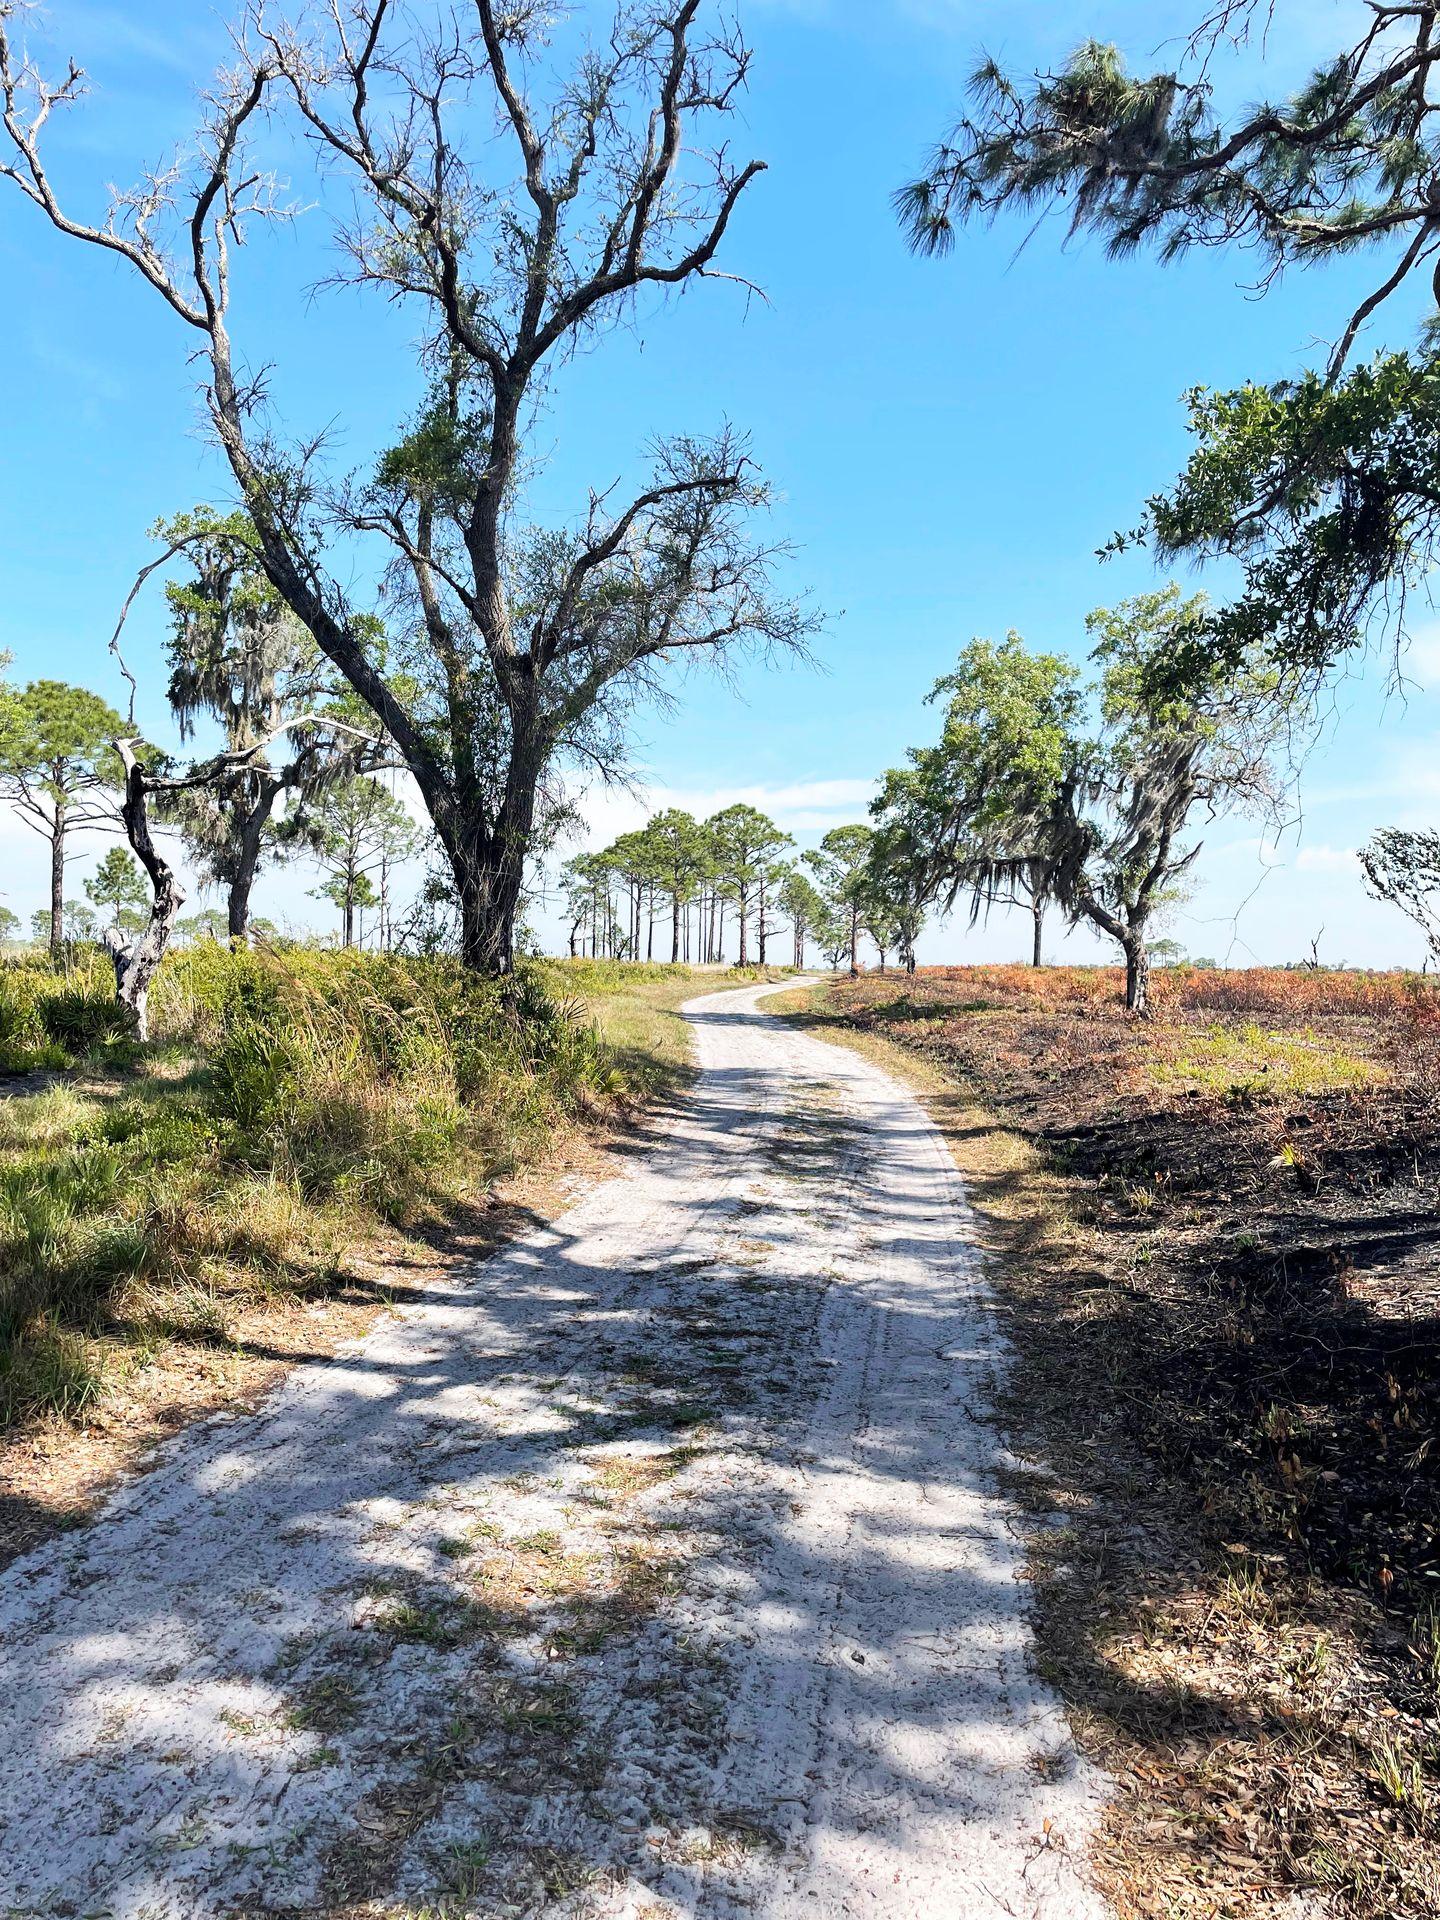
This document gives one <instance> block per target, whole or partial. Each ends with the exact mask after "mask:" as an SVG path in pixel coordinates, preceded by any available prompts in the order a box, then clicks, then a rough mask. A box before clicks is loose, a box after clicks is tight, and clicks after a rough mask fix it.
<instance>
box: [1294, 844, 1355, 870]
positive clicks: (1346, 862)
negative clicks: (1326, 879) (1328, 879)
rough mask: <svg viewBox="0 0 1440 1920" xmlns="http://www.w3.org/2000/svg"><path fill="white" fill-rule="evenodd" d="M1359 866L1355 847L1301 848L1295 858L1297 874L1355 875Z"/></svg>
mask: <svg viewBox="0 0 1440 1920" xmlns="http://www.w3.org/2000/svg"><path fill="white" fill-rule="evenodd" d="M1359 866H1360V862H1359V860H1358V858H1357V857H1356V853H1355V849H1354V848H1353V847H1301V849H1300V851H1299V852H1298V853H1297V854H1296V856H1295V871H1296V872H1297V873H1348V874H1353V873H1356V872H1358V870H1359Z"/></svg>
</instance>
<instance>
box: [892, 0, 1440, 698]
mask: <svg viewBox="0 0 1440 1920" xmlns="http://www.w3.org/2000/svg"><path fill="white" fill-rule="evenodd" d="M1350 14H1351V18H1352V19H1353V29H1352V32H1351V34H1350V35H1349V36H1348V38H1346V37H1344V15H1343V14H1341V15H1337V18H1336V24H1335V33H1336V40H1337V46H1336V51H1335V53H1334V55H1333V56H1332V57H1330V58H1328V59H1326V60H1325V61H1323V62H1322V63H1321V64H1320V65H1319V66H1318V67H1317V68H1316V69H1315V71H1314V73H1313V75H1312V77H1311V78H1310V80H1309V81H1308V82H1307V84H1306V85H1305V86H1303V87H1302V88H1301V89H1300V90H1299V92H1298V93H1297V94H1296V95H1295V96H1294V98H1292V99H1290V100H1286V101H1261V102H1259V103H1258V104H1256V105H1252V106H1247V107H1245V108H1243V109H1241V110H1240V111H1239V112H1237V113H1235V114H1233V115H1229V116H1227V115H1225V114H1223V113H1221V112H1220V111H1219V109H1218V108H1217V106H1216V94H1215V91H1214V89H1213V86H1212V82H1211V70H1212V63H1213V61H1214V60H1215V59H1216V58H1217V57H1219V54H1220V52H1221V43H1222V42H1223V41H1224V40H1225V39H1226V38H1227V37H1229V38H1236V37H1243V34H1244V32H1245V30H1246V28H1247V27H1248V26H1249V25H1250V24H1252V22H1253V20H1254V19H1255V18H1256V17H1257V16H1258V17H1259V18H1261V19H1268V9H1267V6H1266V5H1265V3H1264V0H1221V3H1220V4H1219V5H1217V6H1215V7H1213V8H1212V9H1211V10H1210V11H1209V12H1208V13H1207V14H1206V15H1205V16H1204V18H1203V19H1201V20H1199V21H1198V22H1197V27H1196V31H1195V33H1194V35H1193V36H1192V37H1191V39H1190V41H1189V42H1188V44H1187V45H1186V46H1185V47H1184V49H1183V55H1182V58H1181V59H1180V61H1179V62H1178V63H1177V65H1176V66H1175V68H1174V69H1173V70H1168V71H1160V72H1156V73H1151V74H1135V73H1131V72H1130V71H1129V70H1127V68H1126V66H1125V63H1124V61H1123V59H1122V58H1121V56H1120V55H1119V53H1118V52H1117V50H1116V49H1115V48H1114V47H1113V46H1106V45H1102V44H1100V43H1097V42H1088V43H1086V44H1085V45H1083V46H1082V47H1081V48H1080V49H1079V50H1078V51H1077V52H1076V53H1074V54H1073V55H1072V56H1071V57H1070V58H1069V59H1068V60H1067V61H1066V62H1065V63H1064V64H1063V65H1062V66H1060V67H1059V68H1058V69H1057V70H1056V71H1053V72H1042V73H1038V74H1034V75H1032V76H1029V77H1024V78H1021V77H1016V76H1012V75H1010V74H1007V73H1006V72H1005V71H1003V69H1002V68H1001V67H1000V66H999V65H998V64H997V63H995V62H994V61H991V60H986V61H985V62H983V63H982V65H981V66H980V68H979V70H978V71H977V73H976V75H975V77H974V81H973V84H972V88H971V97H970V102H969V111H968V112H967V114H966V115H965V117H964V118H963V119H962V120H961V121H960V122H959V124H958V125H957V126H956V128H955V129H954V131H953V133H952V134H951V135H950V136H949V137H948V138H947V139H946V140H945V141H944V142H943V143H942V144H941V146H939V147H938V148H937V149H936V151H935V152H934V154H933V155H932V156H931V158H930V161H929V163H928V165H927V166H926V168H925V171H924V173H923V174H922V175H921V176H920V177H919V178H917V179H916V180H914V181H912V182H911V183H910V184H909V185H908V186H907V187H906V188H905V189H904V190H903V191H902V192H901V194H900V195H899V196H898V204H899V209H900V212H901V216H902V219H903V220H904V223H905V225H906V226H907V228H908V230H909V233H910V237H911V239H912V241H913V243H914V244H915V245H916V246H917V247H919V248H921V249H922V250H925V251H928V252H939V251H943V250H945V249H946V248H948V247H949V246H950V245H951V244H952V242H953V238H954V234H955V230H956V228H957V226H958V225H959V224H960V223H962V222H963V221H966V220H973V219H976V218H981V219H985V218H990V217H993V216H995V215H996V214H998V213H1000V212H1002V211H1004V210H1006V209H1011V208H1013V209H1015V210H1017V211H1019V212H1022V213H1023V214H1025V215H1026V216H1027V217H1032V218H1033V217H1034V216H1035V215H1036V214H1038V213H1043V212H1047V211H1050V210H1052V209H1059V210H1061V211H1063V212H1065V213H1066V214H1068V217H1069V223H1070V228H1071V231H1072V233H1074V232H1079V233H1092V234H1096V235H1098V236H1099V237H1100V238H1102V239H1103V240H1104V241H1105V243H1106V245H1107V247H1108V249H1109V251H1110V252H1111V253H1112V254H1116V255H1123V254H1127V253H1131V252H1133V251H1135V250H1136V249H1139V248H1142V247H1154V248H1155V249H1156V251H1157V252H1158V253H1159V255H1160V257H1161V258H1162V259H1166V260H1168V259H1172V258H1174V257H1176V256H1177V255H1179V254H1181V253H1183V252H1184V251H1186V250H1187V249H1189V248H1191V247H1197V246H1199V247H1219V248H1229V247H1241V248H1244V249H1245V253H1246V258H1247V261H1250V260H1254V259H1255V258H1257V257H1258V258H1259V260H1260V261H1261V263H1262V284H1264V285H1268V284H1269V283H1270V282H1271V281H1272V280H1273V279H1274V278H1275V277H1276V276H1277V275H1278V274H1279V273H1280V272H1281V271H1282V270H1283V269H1284V268H1286V267H1288V266H1296V265H1303V266H1311V265H1315V264H1317V263H1320V262H1323V261H1325V260H1327V259H1331V258H1334V257H1337V256H1340V255H1347V256H1348V255H1354V254H1356V253H1359V252H1367V251H1368V252H1369V253H1370V254H1372V255H1374V256H1376V263H1375V265H1374V267H1373V269H1372V271H1371V272H1370V273H1369V274H1368V276H1367V279H1366V281H1365V283H1364V288H1365V290H1364V292H1363V295H1362V297H1361V298H1360V299H1359V300H1358V301H1357V302H1356V304H1355V305H1354V306H1353V307H1350V306H1348V305H1347V307H1346V308H1344V309H1342V311H1341V312H1340V313H1339V314H1337V320H1336V328H1335V334H1334V339H1333V344H1332V347H1331V350H1330V352H1329V353H1328V355H1327V356H1326V361H1325V365H1324V367H1323V369H1318V370H1316V371H1314V372H1311V373H1306V374H1304V375H1302V376H1300V377H1299V378H1296V379H1287V380H1283V381H1279V382H1276V383H1274V384H1270V385H1247V386H1244V387H1241V388H1239V389H1237V390H1236V391H1234V392H1230V393H1220V394H1213V393H1207V392H1204V391H1202V390H1197V391H1196V392H1195V393H1194V394H1193V395H1192V396H1191V400H1190V410H1191V427H1192V431H1193V433H1194V435H1195V438H1196V446H1195V452H1194V455H1193V457H1192V459H1191V461H1190V463H1189V465H1188V467H1187V470H1186V472H1185V473H1184V474H1183V475H1182V477H1181V479H1180V482H1179V483H1178V485H1177V486H1176V488H1175V489H1174V490H1173V492H1172V493H1170V494H1168V495H1165V494H1162V495H1157V496H1156V497H1155V498H1154V499H1152V500H1151V502H1150V503H1149V510H1148V513H1147V516H1146V519H1145V521H1144V522H1143V523H1142V525H1141V526H1140V528H1138V529H1137V530H1136V532H1137V535H1139V536H1141V537H1147V536H1148V537H1150V538H1151V539H1152V540H1153V542H1154V545H1155V548H1156V551H1157V555H1158V557H1159V558H1160V559H1161V560H1162V562H1163V561H1164V560H1166V559H1167V558H1169V557H1173V556H1175V555H1178V554H1187V555H1204V554H1209V553H1224V554H1229V555H1232V556H1234V557H1236V558H1238V559H1239V561H1240V562H1241V565H1242V569H1243V588H1242V591H1241V593H1240V595H1239V596H1238V598H1237V599H1236V601H1235V603H1234V604H1233V606H1229V607H1223V608H1219V609H1216V610H1214V611H1213V612H1212V614H1211V616H1210V618H1209V620H1208V621H1207V623H1206V625H1205V626H1204V627H1203V628H1198V629H1197V630H1196V631H1195V632H1194V633H1193V634H1192V635H1191V636H1190V641H1189V644H1188V645H1187V647H1186V649H1185V651H1184V652H1183V653H1182V654H1181V655H1180V656H1178V657H1177V659H1176V660H1175V661H1173V662H1172V663H1171V677H1172V680H1173V681H1174V682H1175V683H1176V684H1177V685H1180V684H1183V683H1184V680H1185V678H1186V677H1187V676H1190V677H1192V678H1194V679H1195V680H1196V681H1197V682H1203V680H1204V678H1205V675H1206V673H1207V671H1208V668H1209V665H1210V663H1211V662H1212V661H1214V660H1219V661H1221V662H1222V663H1223V664H1226V665H1228V666H1229V667H1230V668H1231V669H1234V670H1239V669H1240V668H1241V667H1242V665H1243V663H1244V662H1245V661H1246V659H1247V657H1249V656H1251V655H1252V654H1253V652H1254V650H1255V648H1256V647H1261V646H1263V647H1264V649H1265V651H1266V653H1267V655H1268V657H1269V659H1270V660H1271V662H1272V663H1273V664H1274V665H1276V666H1277V667H1280V668H1282V669H1284V670H1285V671H1287V672H1290V673H1292V674H1294V675H1296V676H1297V677H1298V680H1299V682H1300V684H1302V685H1303V684H1306V683H1312V682H1313V680H1314V679H1315V678H1316V677H1317V676H1318V675H1319V674H1321V673H1323V672H1324V670H1325V669H1326V668H1327V667H1328V666H1329V665H1330V664H1331V663H1332V662H1333V661H1334V660H1335V658H1336V657H1337V656H1338V655H1339V654H1341V653H1343V652H1344V651H1345V650H1346V649H1347V648H1349V647H1352V646H1354V645H1355V644H1356V643H1357V642H1358V641H1359V640H1360V639H1361V638H1362V637H1363V636H1364V635H1365V634H1366V632H1367V631H1369V630H1370V628H1371V627H1372V625H1373V623H1374V622H1375V621H1376V619H1377V618H1379V619H1381V620H1390V621H1391V622H1393V623H1395V624H1397V625H1398V628H1399V630H1401V631H1403V610H1404V597H1405V592H1406V590H1407V589H1408V588H1409V587H1410V586H1411V585H1413V583H1414V582H1415V581H1416V580H1417V579H1419V578H1420V577H1422V576H1423V575H1424V574H1425V573H1427V572H1429V571H1430V570H1431V569H1432V568H1433V566H1434V565H1435V563H1436V560H1437V558H1440V543H1437V534H1440V517H1437V516H1440V504H1437V503H1440V453H1437V448H1440V398H1437V394H1440V358H1437V354H1436V350H1435V348H1436V315H1435V313H1434V312H1433V311H1432V313H1431V315H1430V317H1429V319H1428V320H1427V323H1426V326H1425V328H1424V330H1423V333H1422V338H1421V342H1420V345H1419V347H1418V349H1417V350H1416V351H1414V352H1410V353H1386V354H1382V355H1380V356H1379V357H1377V358H1376V359H1374V360H1373V361H1371V362H1370V363H1368V364H1363V365H1360V366H1352V364H1351V362H1352V358H1353V354H1354V349H1355V346H1356V342H1357V340H1358V338H1359V336H1360V333H1361V331H1362V329H1363V328H1364V326H1365V325H1366V323H1367V322H1368V321H1369V320H1370V319H1371V317H1372V316H1373V315H1374V314H1376V313H1377V311H1378V310H1379V309H1380V308H1381V307H1382V306H1383V304H1384V303H1385V302H1386V301H1387V300H1389V299H1390V298H1391V297H1392V296H1393V295H1394V294H1396V293H1397V292H1398V291H1399V290H1400V289H1401V288H1403V287H1405V286H1407V285H1408V284H1409V283H1411V282H1412V281H1418V282H1419V284H1420V285H1421V286H1423V287H1425V288H1426V290H1427V292H1428V293H1429V295H1430V297H1431V299H1432V300H1433V301H1435V302H1436V304H1437V305H1440V135H1437V131H1436V113H1437V107H1440V32H1437V26H1440V3H1437V0H1364V3H1363V4H1361V3H1360V0H1356V4H1355V5H1354V6H1353V7H1352V8H1351V9H1350ZM1126 538H1127V536H1122V537H1121V538H1120V539H1119V540H1118V541H1117V543H1116V544H1121V545H1123V544H1124V543H1125V539H1126Z"/></svg>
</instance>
